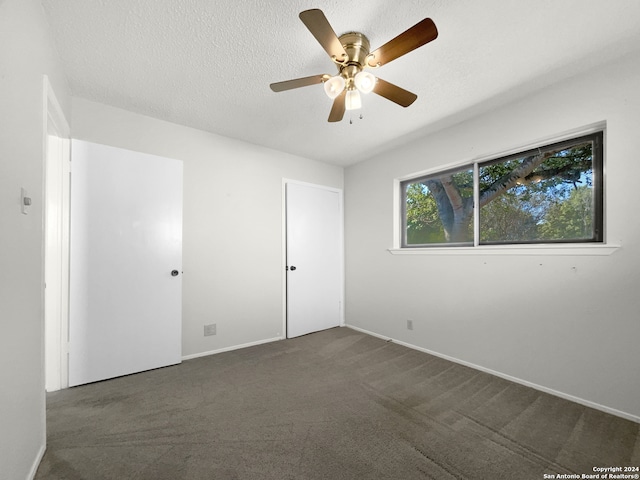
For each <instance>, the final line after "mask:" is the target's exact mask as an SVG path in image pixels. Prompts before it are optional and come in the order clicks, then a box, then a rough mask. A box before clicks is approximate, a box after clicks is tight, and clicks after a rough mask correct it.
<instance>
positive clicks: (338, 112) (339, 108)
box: [329, 88, 347, 122]
mask: <svg viewBox="0 0 640 480" xmlns="http://www.w3.org/2000/svg"><path fill="white" fill-rule="evenodd" d="M346 98H347V89H346V88H345V89H344V90H343V91H342V93H341V94H340V95H338V96H337V97H336V98H335V100H334V101H333V106H332V107H331V113H330V114H329V121H330V122H339V121H340V120H342V117H344V111H345V107H346V104H345V100H346Z"/></svg>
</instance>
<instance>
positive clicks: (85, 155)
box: [69, 140, 182, 386]
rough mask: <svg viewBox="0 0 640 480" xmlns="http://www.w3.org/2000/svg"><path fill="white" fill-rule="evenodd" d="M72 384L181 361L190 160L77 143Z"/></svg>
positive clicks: (73, 168) (74, 164)
mask: <svg viewBox="0 0 640 480" xmlns="http://www.w3.org/2000/svg"><path fill="white" fill-rule="evenodd" d="M70 257H71V258H70V262H71V265H70V319H69V385H70V386H74V385H80V384H84V383H89V382H95V381H98V380H104V379H107V378H112V377H117V376H121V375H127V374H130V373H135V372H141V371H144V370H149V369H153V368H157V367H163V366H166V365H172V364H176V363H180V361H181V356H182V347H181V331H182V318H181V312H182V162H181V161H178V160H173V159H168V158H162V157H157V156H153V155H147V154H141V153H137V152H132V151H128V150H123V149H120V148H114V147H109V146H105V145H98V144H93V143H88V142H84V141H78V140H73V142H72V162H71V251H70Z"/></svg>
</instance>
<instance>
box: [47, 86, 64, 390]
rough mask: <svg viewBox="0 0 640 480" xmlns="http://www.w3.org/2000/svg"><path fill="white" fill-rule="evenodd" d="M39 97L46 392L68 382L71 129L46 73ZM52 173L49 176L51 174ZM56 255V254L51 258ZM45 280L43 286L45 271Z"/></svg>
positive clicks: (57, 388)
mask: <svg viewBox="0 0 640 480" xmlns="http://www.w3.org/2000/svg"><path fill="white" fill-rule="evenodd" d="M42 91H43V95H42V101H43V126H42V129H43V164H44V165H43V171H44V175H43V185H42V191H43V192H44V198H43V227H44V228H45V229H46V230H45V234H44V235H43V240H42V251H43V254H42V258H43V266H42V276H43V293H42V297H43V298H42V304H43V305H44V306H45V308H43V342H42V343H43V350H44V351H43V369H44V372H45V389H46V390H47V391H49V392H51V391H56V390H60V389H62V388H67V387H68V386H69V375H68V374H69V360H68V336H69V248H70V241H69V219H70V162H71V129H70V127H69V123H68V122H67V119H66V117H65V115H64V112H63V110H62V107H61V106H60V103H59V102H58V99H57V97H56V94H55V92H54V91H53V88H52V86H51V82H50V81H49V77H48V76H47V75H43V81H42ZM50 131H53V132H55V134H56V136H57V137H58V138H59V139H60V145H59V149H58V153H59V155H60V157H59V158H58V159H57V160H55V165H54V166H55V170H52V169H51V168H50V166H51V164H52V162H54V160H52V159H51V158H50V150H49V138H48V137H49V132H50ZM52 177H53V178H52ZM52 181H53V182H54V185H55V186H54V187H53V188H52V190H53V191H54V192H57V193H58V194H59V197H58V198H57V200H58V202H59V204H60V206H61V208H60V215H59V216H58V217H57V219H56V220H57V221H56V222H55V225H53V226H52V225H49V224H48V223H47V216H48V209H49V203H50V200H51V196H50V195H51V191H49V189H48V188H47V184H49V185H51V182H52ZM50 234H52V235H55V236H56V237H57V240H58V245H57V248H56V250H55V252H51V251H49V249H48V248H47V246H48V242H47V238H48V236H49V235H50ZM52 257H56V258H52ZM52 268H53V269H55V271H54V272H53V277H52V276H51V275H48V276H49V284H47V285H46V287H45V281H46V278H47V277H46V275H47V272H49V273H52V272H51V269H52ZM47 295H53V296H55V300H56V301H57V302H58V305H59V308H57V309H56V311H55V312H51V311H48V309H47V308H46V306H47V303H46V298H47Z"/></svg>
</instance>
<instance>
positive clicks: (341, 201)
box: [280, 178, 345, 339]
mask: <svg viewBox="0 0 640 480" xmlns="http://www.w3.org/2000/svg"><path fill="white" fill-rule="evenodd" d="M287 184H296V185H302V186H305V187H313V188H320V189H323V190H326V191H329V192H335V193H337V194H338V204H339V207H340V213H339V216H340V229H339V233H338V235H339V239H338V240H339V242H340V253H339V256H340V260H339V261H340V279H339V282H340V286H339V287H340V288H339V290H340V313H339V315H340V319H339V320H340V326H341V327H344V326H345V301H344V299H345V261H344V250H345V249H344V190H343V189H342V188H336V187H330V186H328V185H320V184H317V183H310V182H303V181H300V180H294V179H290V178H283V179H282V266H281V272H282V335H281V336H280V338H282V339H286V338H288V337H287V312H288V308H287Z"/></svg>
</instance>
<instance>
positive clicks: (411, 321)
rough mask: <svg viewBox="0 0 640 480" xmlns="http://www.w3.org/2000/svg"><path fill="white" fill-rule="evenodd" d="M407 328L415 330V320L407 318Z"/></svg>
mask: <svg viewBox="0 0 640 480" xmlns="http://www.w3.org/2000/svg"><path fill="white" fill-rule="evenodd" d="M407 330H413V320H407Z"/></svg>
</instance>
